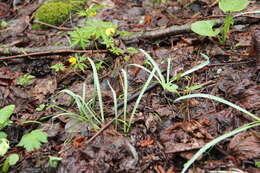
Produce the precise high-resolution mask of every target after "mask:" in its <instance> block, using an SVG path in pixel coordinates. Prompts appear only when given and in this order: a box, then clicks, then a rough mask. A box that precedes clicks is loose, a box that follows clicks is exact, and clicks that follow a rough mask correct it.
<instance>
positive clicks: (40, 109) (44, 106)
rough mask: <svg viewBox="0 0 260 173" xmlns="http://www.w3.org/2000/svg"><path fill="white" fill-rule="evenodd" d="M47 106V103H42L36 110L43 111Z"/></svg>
mask: <svg viewBox="0 0 260 173" xmlns="http://www.w3.org/2000/svg"><path fill="white" fill-rule="evenodd" d="M45 108H46V105H45V104H40V105H39V106H38V107H37V108H36V111H37V112H41V111H43V110H44V109H45Z"/></svg>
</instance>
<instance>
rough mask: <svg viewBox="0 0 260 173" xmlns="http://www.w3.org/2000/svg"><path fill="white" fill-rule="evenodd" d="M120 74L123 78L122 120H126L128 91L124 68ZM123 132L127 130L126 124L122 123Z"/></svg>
mask: <svg viewBox="0 0 260 173" xmlns="http://www.w3.org/2000/svg"><path fill="white" fill-rule="evenodd" d="M121 71H122V74H123V79H124V87H123V91H124V114H123V121H124V122H127V121H126V114H127V95H128V94H127V93H128V80H127V74H126V71H125V70H123V69H122V70H121ZM124 132H125V133H126V132H127V124H125V123H124Z"/></svg>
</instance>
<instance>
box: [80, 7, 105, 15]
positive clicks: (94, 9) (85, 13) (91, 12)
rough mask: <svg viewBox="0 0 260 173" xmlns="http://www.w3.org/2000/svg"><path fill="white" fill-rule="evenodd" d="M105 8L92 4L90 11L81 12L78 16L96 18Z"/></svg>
mask: <svg viewBox="0 0 260 173" xmlns="http://www.w3.org/2000/svg"><path fill="white" fill-rule="evenodd" d="M104 7H105V6H104V5H97V4H92V5H91V6H90V7H89V8H88V9H86V10H81V11H79V12H78V14H79V16H83V17H94V16H96V15H97V11H98V10H100V9H102V8H104Z"/></svg>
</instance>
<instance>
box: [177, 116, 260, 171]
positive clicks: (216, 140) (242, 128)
mask: <svg viewBox="0 0 260 173" xmlns="http://www.w3.org/2000/svg"><path fill="white" fill-rule="evenodd" d="M259 125H260V121H255V122H252V123H249V124H246V125H243V126H242V127H239V128H237V129H235V130H233V131H231V132H229V133H226V134H224V135H221V136H219V137H217V138H216V139H214V140H212V141H210V142H209V143H207V144H206V145H205V146H203V147H202V148H201V149H200V150H199V151H197V153H196V154H195V155H193V157H192V158H191V159H190V160H189V161H188V162H187V163H185V164H184V168H183V169H182V171H181V173H185V172H186V171H187V170H188V168H189V167H190V166H191V165H192V164H193V163H194V162H195V161H196V160H197V159H198V158H199V157H200V156H202V154H203V153H204V152H206V151H207V150H208V149H209V148H211V147H213V146H214V145H216V144H217V143H219V142H220V141H222V140H224V139H226V138H229V137H231V136H234V135H235V134H238V133H240V132H242V131H245V130H247V129H249V128H252V127H256V126H259Z"/></svg>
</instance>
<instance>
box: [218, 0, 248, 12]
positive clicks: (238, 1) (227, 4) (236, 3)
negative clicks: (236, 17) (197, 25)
mask: <svg viewBox="0 0 260 173" xmlns="http://www.w3.org/2000/svg"><path fill="white" fill-rule="evenodd" d="M248 3H249V2H248V0H220V1H219V3H218V5H219V8H220V9H221V10H222V11H224V12H238V11H241V10H243V9H245V8H246V6H247V5H248Z"/></svg>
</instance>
